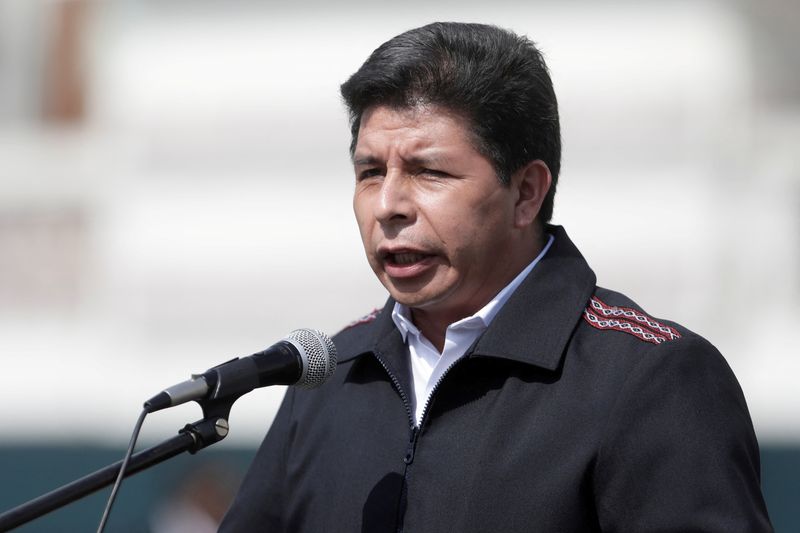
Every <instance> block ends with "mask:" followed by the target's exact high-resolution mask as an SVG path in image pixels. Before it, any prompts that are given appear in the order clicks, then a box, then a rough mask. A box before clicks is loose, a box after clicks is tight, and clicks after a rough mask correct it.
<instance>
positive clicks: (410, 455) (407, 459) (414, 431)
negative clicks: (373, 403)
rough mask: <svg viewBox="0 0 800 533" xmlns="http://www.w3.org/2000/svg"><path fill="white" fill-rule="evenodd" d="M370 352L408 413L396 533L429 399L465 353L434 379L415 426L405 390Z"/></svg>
mask: <svg viewBox="0 0 800 533" xmlns="http://www.w3.org/2000/svg"><path fill="white" fill-rule="evenodd" d="M372 354H373V355H374V356H375V359H377V360H378V362H379V363H380V365H381V366H382V367H383V369H384V370H385V371H386V374H388V375H389V379H391V380H392V384H394V388H395V389H397V392H398V394H400V398H401V399H402V400H403V406H404V407H405V408H406V415H408V422H409V427H410V429H411V435H410V437H409V439H408V447H407V448H406V454H405V456H404V457H403V462H404V463H405V465H406V468H405V472H404V473H403V493H402V495H401V500H402V501H401V503H400V504H399V506H398V510H400V509H402V510H401V511H400V514H398V517H397V533H402V531H403V521H404V515H405V501H406V500H407V498H408V495H407V491H408V486H407V485H406V483H405V477H406V474H407V473H408V467H409V466H411V463H413V462H414V453H415V451H416V449H417V439H418V437H419V432H420V429H421V428H422V425H423V424H424V423H425V420H426V417H427V415H428V408H429V407H430V403H431V399H432V398H433V396H434V394H436V391H437V390H438V389H439V385H441V383H442V381H443V380H444V377H445V376H446V375H447V374H448V373H449V372H450V370H452V368H453V367H454V366H456V365H457V364H458V363H459V362H461V361H462V360H463V359H466V354H465V355H463V356H461V357H460V358H458V359H457V360H455V361H453V362H452V363H451V364H450V366H448V367H447V369H446V370H445V371H444V372H443V373H442V375H441V376H440V377H439V379H438V380H437V381H436V385H434V387H433V389H431V393H430V395H429V396H428V398H427V399H426V400H425V407H424V408H423V409H422V417H421V418H420V421H419V426H417V423H416V420H415V418H414V413H413V412H412V411H411V402H409V401H408V396H406V393H405V391H404V390H403V388H402V387H401V386H400V381H399V380H398V379H397V377H396V376H395V375H394V374H393V373H392V372H391V371H390V370H389V367H388V366H387V365H386V363H384V361H383V359H381V357H380V356H379V355H378V353H377V352H375V351H373V352H372Z"/></svg>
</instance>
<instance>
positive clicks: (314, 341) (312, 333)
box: [284, 329, 336, 389]
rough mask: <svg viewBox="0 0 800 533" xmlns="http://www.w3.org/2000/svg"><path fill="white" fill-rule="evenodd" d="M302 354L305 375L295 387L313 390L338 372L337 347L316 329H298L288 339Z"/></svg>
mask: <svg viewBox="0 0 800 533" xmlns="http://www.w3.org/2000/svg"><path fill="white" fill-rule="evenodd" d="M284 340H287V341H289V342H291V343H292V344H293V345H294V346H295V347H296V348H297V351H298V352H300V357H301V358H302V359H303V373H302V374H301V376H300V379H298V380H297V383H295V386H298V387H302V388H305V389H312V388H314V387H317V386H319V385H321V384H322V383H323V382H324V381H325V380H327V379H328V378H329V377H331V376H332V375H333V372H334V370H336V346H334V345H333V341H332V340H331V339H330V337H328V336H327V335H325V334H324V333H322V332H321V331H318V330H316V329H296V330H294V331H293V332H291V333H289V335H288V336H287V337H286V339H284Z"/></svg>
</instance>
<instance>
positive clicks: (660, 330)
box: [583, 287, 694, 345]
mask: <svg viewBox="0 0 800 533" xmlns="http://www.w3.org/2000/svg"><path fill="white" fill-rule="evenodd" d="M583 321H584V322H585V323H586V324H588V325H589V326H591V327H592V328H594V329H596V330H600V331H601V332H608V333H611V332H617V333H624V334H626V335H629V336H630V337H633V338H635V339H638V340H639V341H641V342H644V343H649V344H654V345H659V344H663V343H666V342H673V341H677V340H679V339H681V338H683V337H684V336H687V335H689V336H692V335H694V334H693V333H692V332H690V331H689V330H687V329H686V328H684V327H683V326H680V325H679V324H676V323H675V322H672V321H670V320H664V319H661V318H656V317H653V316H652V315H650V314H648V313H647V312H646V311H645V310H644V309H642V307H641V306H639V305H638V304H636V302H634V301H633V300H631V299H630V298H628V297H627V296H625V295H623V294H620V293H618V292H615V291H611V290H608V289H604V288H601V287H598V288H597V290H596V291H595V293H594V294H593V295H592V296H591V298H589V301H588V302H587V304H586V308H585V309H584V310H583Z"/></svg>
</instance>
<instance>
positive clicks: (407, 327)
mask: <svg viewBox="0 0 800 533" xmlns="http://www.w3.org/2000/svg"><path fill="white" fill-rule="evenodd" d="M553 240H554V238H553V236H552V235H548V236H547V243H546V244H545V245H544V247H543V248H542V251H541V252H539V255H537V256H536V258H535V259H534V260H533V261H531V262H530V263H529V264H528V266H526V267H525V268H524V269H523V270H522V271H521V272H520V273H519V274H517V276H516V277H515V278H514V279H513V280H511V283H509V284H508V285H506V286H505V287H503V289H502V290H501V291H500V292H498V293H497V295H496V296H495V297H494V298H492V299H491V300H490V301H489V303H487V304H486V305H484V306H483V307H482V308H481V309H479V310H478V311H477V312H476V313H475V314H474V315H472V316H468V317H465V318H462V319H461V320H459V321H457V322H454V323H452V324H450V326H449V328H454V329H455V328H458V329H462V328H463V329H473V328H479V329H486V328H488V327H489V324H491V323H492V320H494V317H495V316H496V315H497V313H498V312H499V311H500V309H501V308H502V307H503V305H504V304H505V303H506V302H507V301H508V299H509V298H510V297H511V295H512V294H514V291H516V290H517V287H519V286H520V284H522V281H523V280H524V279H525V278H526V277H527V276H528V274H530V273H531V271H532V270H533V268H534V267H535V266H536V264H537V263H538V262H539V261H540V260H541V259H542V257H544V255H545V254H546V253H547V250H549V249H550V246H551V245H552V244H553ZM392 320H393V321H394V324H395V326H397V329H398V330H399V331H400V335H402V337H403V342H408V335H409V334H412V335H414V336H419V335H420V331H419V329H418V328H417V326H415V325H414V322H413V321H412V320H411V310H410V309H409V308H408V306H406V305H403V304H401V303H400V302H395V303H394V309H393V310H392Z"/></svg>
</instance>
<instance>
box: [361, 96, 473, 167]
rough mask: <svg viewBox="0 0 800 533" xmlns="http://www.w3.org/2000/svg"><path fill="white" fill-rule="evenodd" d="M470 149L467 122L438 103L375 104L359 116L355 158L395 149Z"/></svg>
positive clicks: (469, 133) (416, 150) (470, 136)
mask: <svg viewBox="0 0 800 533" xmlns="http://www.w3.org/2000/svg"><path fill="white" fill-rule="evenodd" d="M465 149H466V150H473V143H472V134H471V132H470V130H469V127H468V122H467V120H466V119H464V118H463V117H462V116H461V115H459V114H457V113H454V112H452V111H449V110H447V109H444V108H441V107H437V106H428V105H426V106H416V107H406V108H394V107H388V106H375V107H371V108H369V109H367V110H366V111H365V112H364V114H363V115H362V117H361V123H360V126H359V132H358V139H357V142H356V146H355V152H354V159H355V160H358V159H360V158H363V157H367V156H374V155H378V154H377V153H384V152H387V151H389V152H391V151H398V152H400V153H401V155H402V154H403V153H406V152H414V153H416V152H420V151H445V152H446V151H450V150H458V151H463V150H465Z"/></svg>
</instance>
